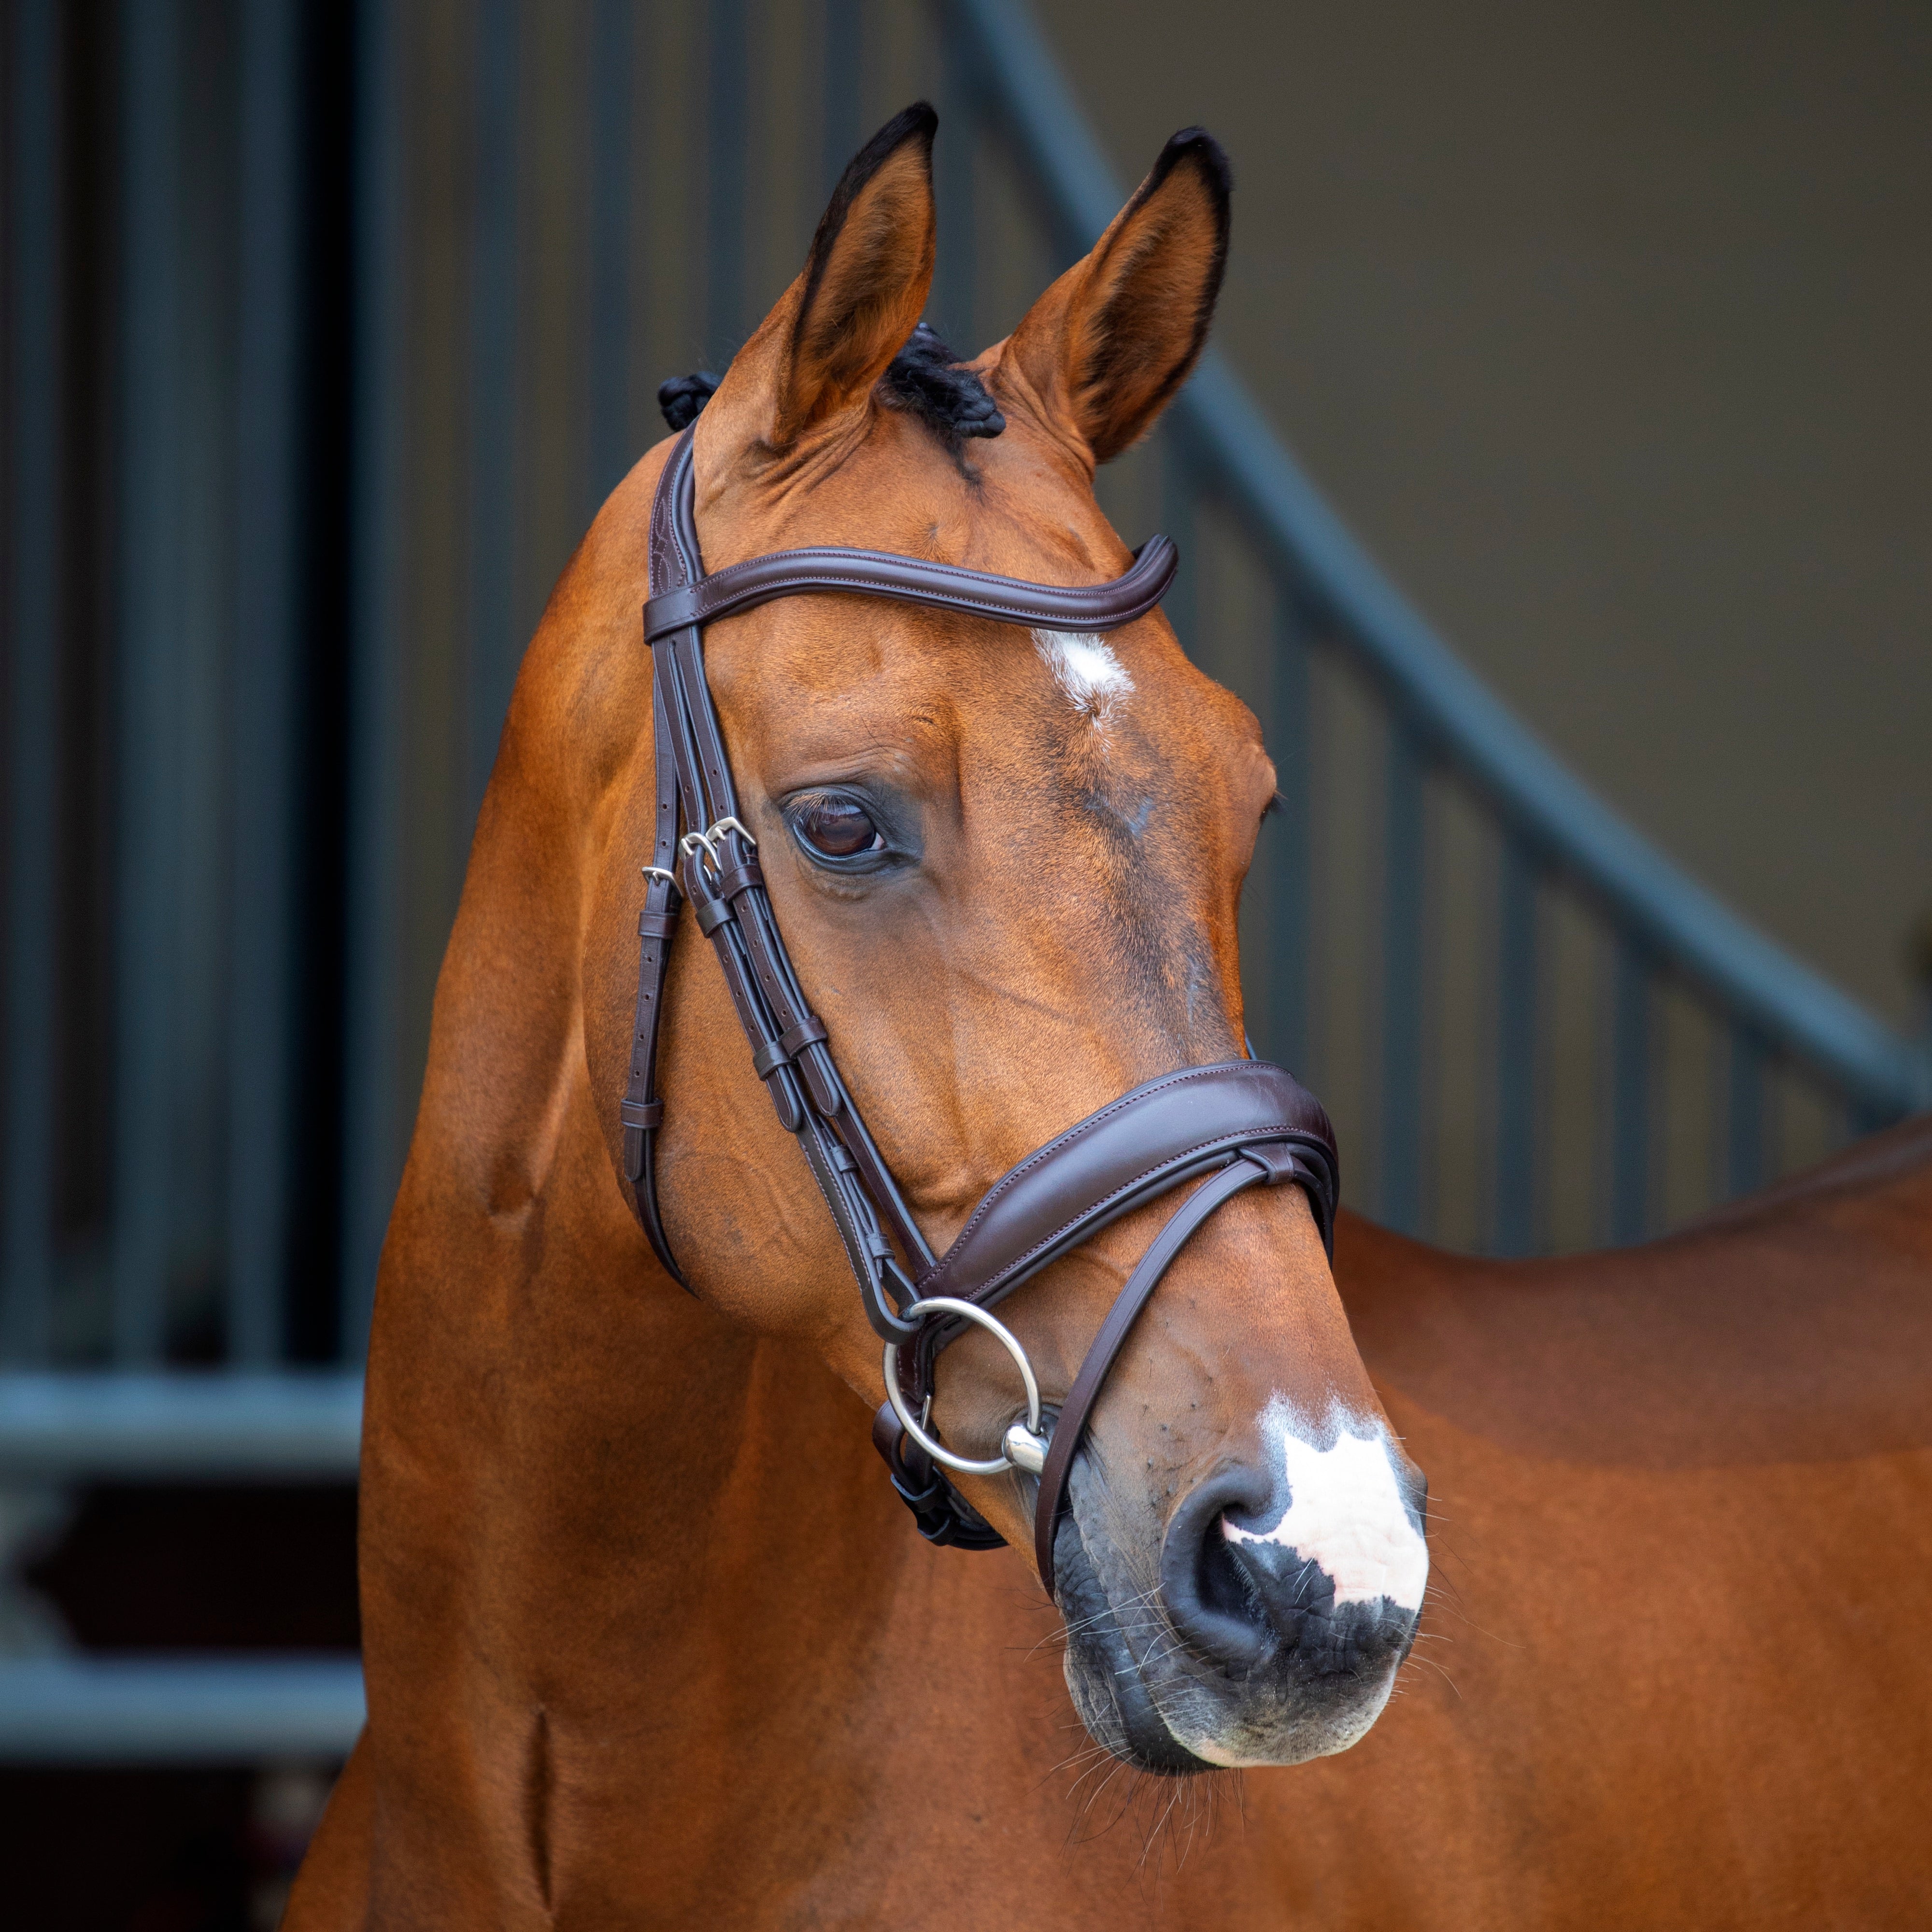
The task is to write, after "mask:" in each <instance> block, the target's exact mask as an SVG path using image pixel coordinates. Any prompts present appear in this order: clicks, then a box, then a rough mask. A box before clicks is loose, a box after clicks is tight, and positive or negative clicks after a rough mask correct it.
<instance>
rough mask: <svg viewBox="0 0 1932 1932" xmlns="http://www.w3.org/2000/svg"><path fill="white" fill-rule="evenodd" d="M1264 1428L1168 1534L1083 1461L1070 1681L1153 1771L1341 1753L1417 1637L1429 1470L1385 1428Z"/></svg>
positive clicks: (1097, 1726) (1066, 1603)
mask: <svg viewBox="0 0 1932 1932" xmlns="http://www.w3.org/2000/svg"><path fill="white" fill-rule="evenodd" d="M1262 1424H1263V1427H1262V1457H1261V1459H1260V1460H1239V1461H1235V1460H1224V1461H1223V1463H1221V1464H1220V1466H1218V1467H1217V1468H1216V1469H1214V1472H1213V1473H1211V1475H1208V1477H1207V1478H1205V1480H1203V1481H1201V1482H1200V1483H1199V1484H1197V1485H1196V1486H1195V1487H1193V1489H1192V1490H1190V1491H1189V1492H1188V1493H1187V1494H1185V1495H1184V1496H1183V1497H1182V1498H1181V1500H1180V1502H1179V1503H1178V1505H1177V1506H1176V1507H1175V1508H1174V1510H1173V1512H1172V1515H1171V1516H1170V1517H1169V1518H1168V1520H1167V1522H1166V1526H1165V1531H1164V1533H1162V1532H1160V1530H1159V1529H1158V1526H1151V1525H1147V1524H1146V1523H1145V1520H1144V1519H1143V1520H1142V1522H1141V1523H1136V1521H1135V1520H1134V1518H1135V1517H1136V1516H1137V1515H1139V1514H1141V1512H1140V1511H1138V1510H1136V1508H1134V1507H1133V1503H1132V1502H1131V1500H1130V1499H1126V1498H1124V1497H1122V1496H1120V1495H1118V1494H1117V1493H1114V1492H1113V1491H1112V1490H1111V1488H1110V1487H1109V1484H1107V1482H1106V1479H1105V1476H1104V1474H1103V1472H1102V1471H1101V1470H1100V1469H1098V1468H1097V1467H1096V1466H1094V1464H1093V1463H1091V1462H1090V1460H1089V1459H1088V1457H1082V1460H1081V1463H1080V1465H1079V1467H1078V1468H1077V1469H1076V1474H1075V1478H1074V1481H1073V1507H1072V1508H1071V1509H1070V1511H1069V1512H1068V1514H1067V1517H1066V1519H1064V1520H1063V1522H1062V1523H1061V1527H1060V1531H1059V1533H1058V1537H1057V1538H1056V1541H1055V1573H1056V1574H1055V1583H1056V1586H1057V1589H1058V1594H1059V1596H1060V1600H1061V1605H1062V1607H1063V1609H1064V1611H1065V1613H1066V1616H1067V1654H1066V1673H1067V1686H1068V1688H1069V1690H1070V1692H1071V1693H1072V1695H1073V1700H1074V1704H1075V1706H1076V1709H1078V1711H1079V1713H1080V1716H1081V1718H1082V1721H1083V1722H1084V1723H1085V1725H1086V1727H1087V1728H1088V1731H1089V1732H1090V1733H1091V1734H1092V1735H1093V1736H1094V1739H1095V1740H1096V1741H1097V1742H1099V1743H1100V1744H1103V1745H1106V1747H1107V1748H1109V1750H1111V1751H1113V1752H1114V1753H1115V1755H1117V1756H1118V1757H1123V1758H1125V1759H1127V1760H1128V1761H1129V1762H1130V1763H1135V1764H1136V1765H1138V1766H1140V1767H1141V1768H1142V1769H1145V1770H1149V1771H1152V1772H1160V1773H1165V1774H1167V1775H1184V1774H1186V1773H1187V1772H1196V1771H1205V1770H1208V1769H1212V1768H1214V1767H1217V1766H1244V1765H1270V1764H1296V1763H1302V1762H1303V1761H1304V1760H1307V1759H1309V1758H1313V1757H1324V1756H1327V1755H1328V1754H1331V1753H1333V1752H1336V1751H1343V1750H1346V1749H1347V1748H1348V1747H1349V1745H1352V1744H1354V1743H1355V1742H1357V1741H1358V1739H1360V1738H1361V1736H1363V1735H1364V1733H1366V1732H1367V1730H1368V1729H1369V1728H1370V1726H1371V1725H1372V1724H1374V1722H1375V1721H1376V1718H1378V1717H1379V1715H1381V1712H1382V1709H1383V1707H1384V1706H1385V1704H1386V1703H1388V1697H1389V1694H1390V1693H1391V1690H1392V1689H1393V1688H1394V1682H1395V1678H1396V1674H1397V1671H1398V1670H1400V1667H1401V1666H1402V1664H1403V1661H1404V1660H1405V1659H1406V1658H1407V1657H1408V1655H1409V1650H1410V1649H1411V1647H1412V1645H1413V1643H1415V1636H1416V1630H1417V1625H1418V1621H1419V1619H1420V1616H1421V1607H1422V1601H1423V1596H1424V1589H1425V1586H1426V1584H1427V1577H1428V1549H1427V1542H1426V1541H1425V1539H1424V1532H1423V1524H1424V1509H1425V1506H1426V1502H1425V1499H1426V1495H1427V1490H1426V1485H1425V1484H1424V1479H1423V1478H1422V1475H1421V1472H1420V1471H1419V1470H1418V1469H1415V1467H1414V1466H1413V1465H1412V1464H1410V1463H1409V1462H1408V1460H1407V1459H1406V1457H1403V1456H1402V1455H1401V1454H1400V1451H1397V1449H1396V1448H1394V1445H1393V1444H1391V1442H1388V1439H1387V1437H1386V1435H1385V1432H1384V1431H1383V1430H1382V1428H1381V1427H1380V1426H1379V1425H1376V1424H1371V1425H1367V1427H1366V1428H1365V1429H1364V1430H1357V1431H1354V1432H1352V1431H1351V1430H1350V1429H1349V1427H1346V1425H1342V1426H1331V1428H1330V1430H1328V1431H1326V1432H1324V1433H1326V1434H1327V1435H1328V1436H1329V1437H1330V1438H1331V1439H1330V1440H1329V1441H1328V1442H1326V1443H1325V1444H1322V1443H1319V1442H1310V1441H1309V1440H1307V1439H1306V1438H1305V1437H1304V1436H1301V1435H1298V1434H1294V1433H1290V1432H1289V1430H1287V1429H1286V1427H1285V1426H1284V1417H1283V1413H1282V1405H1280V1404H1279V1403H1273V1404H1271V1405H1270V1408H1269V1409H1268V1412H1266V1413H1265V1415H1264V1416H1263V1418H1262ZM1150 1532H1152V1533H1153V1535H1157V1537H1158V1544H1159V1556H1158V1560H1157V1563H1154V1564H1152V1565H1150V1563H1149V1562H1148V1559H1147V1556H1146V1553H1145V1550H1146V1544H1147V1542H1148V1541H1149V1540H1150ZM1136 1546H1139V1547H1138V1548H1137V1547H1136ZM1150 1570H1152V1571H1153V1573H1154V1575H1153V1580H1152V1581H1151V1582H1149V1581H1148V1580H1146V1579H1147V1578H1148V1573H1149V1571H1150Z"/></svg>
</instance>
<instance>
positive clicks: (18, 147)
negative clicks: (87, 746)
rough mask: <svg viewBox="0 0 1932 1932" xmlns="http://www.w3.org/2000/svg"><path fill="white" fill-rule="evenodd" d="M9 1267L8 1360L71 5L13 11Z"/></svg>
mask: <svg viewBox="0 0 1932 1932" xmlns="http://www.w3.org/2000/svg"><path fill="white" fill-rule="evenodd" d="M9 12H10V24H11V26H12V29H13V31H12V36H11V40H12V43H11V45H10V46H9V47H8V48H7V74H8V80H9V81H10V88H9V94H10V99H9V101H8V104H7V120H8V122H9V126H8V129H7V133H8V136H9V139H8V143H7V182H6V186H7V202H6V228H7V252H8V255H9V257H10V259H9V260H8V263H7V295H8V305H9V310H10V313H9V314H8V317H7V348H8V352H9V360H8V365H7V387H8V390H9V395H8V401H7V418H8V422H9V426H10V430H11V433H12V434H11V445H12V446H11V448H10V450H9V451H8V453H7V460H8V467H9V469H10V472H11V474H10V477H9V479H8V481H9V484H10V487H9V489H8V492H7V499H8V500H7V508H8V511H9V513H10V520H11V523H12V528H11V529H10V530H9V532H8V533H7V579H8V586H7V587H8V591H9V593H10V594H9V598H8V609H7V633H8V640H7V641H8V650H7V673H8V684H7V727H6V730H7V740H6V742H7V953H6V974H7V981H6V1008H5V1028H6V1032H5V1060H6V1069H7V1074H6V1079H7V1116H6V1135H7V1153H6V1173H5V1190H6V1191H5V1214H6V1233H5V1245H4V1250H0V1253H4V1259H5V1269H6V1274H5V1284H4V1292H0V1360H5V1361H17V1362H41V1361H46V1358H47V1355H48V1351H49V1344H50V1342H51V1340H52V1313H53V1207H54V1200H53V1196H54V1164H53V1148H54V1111H53V1110H54V1078H55V1073H54V1028H55V946H56V943H57V941H56V932H55V919H56V915H57V906H56V900H55V850H56V843H57V840H58V829H57V826H56V823H55V812H56V806H57V802H58V785H59V767H58V745H59V742H60V681H59V677H58V661H59V650H60V639H59V634H58V624H59V620H60V611H59V591H58V584H59V563H58V553H59V544H60V535H61V531H60V516H59V510H58V505H59V502H60V497H61V488H60V484H61V469H62V466H61V460H60V422H59V418H58V398H59V395H60V393H61V389H62V363H63V358H62V353H61V347H62V344H61V328H60V306H61V303H60V290H61V271H62V249H61V200H62V196H61V172H60V154H61V148H62V113H61V86H62V73H61V65H62V64H61V55H60V15H59V10H58V8H57V7H55V5H54V0H19V4H17V5H15V6H14V7H12V8H10V10H9Z"/></svg>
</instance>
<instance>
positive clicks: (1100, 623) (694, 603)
mask: <svg viewBox="0 0 1932 1932" xmlns="http://www.w3.org/2000/svg"><path fill="white" fill-rule="evenodd" d="M1180 561H1181V553H1180V552H1179V551H1178V550H1176V549H1175V547H1174V545H1173V544H1172V543H1170V542H1169V541H1168V539H1167V538H1166V537H1158V536H1157V537H1150V538H1148V541H1146V542H1145V543H1144V544H1142V546H1141V547H1140V548H1139V550H1136V551H1135V553H1134V567H1133V569H1131V570H1130V571H1128V572H1127V574H1126V575H1125V576H1124V577H1115V579H1114V580H1113V581H1112V583H1070V584H1064V585H1061V584H1054V583H1028V582H1027V581H1026V580H1025V579H1024V578H1023V577H995V576H994V575H993V574H992V573H991V572H990V571H983V570H962V568H959V566H958V565H956V564H950V563H928V562H925V561H924V560H923V559H922V558H919V557H914V556H893V555H892V554H891V553H889V551H886V550H835V549H831V548H823V549H817V550H774V551H772V553H771V554H770V555H769V556H755V557H753V558H752V559H751V561H750V562H748V563H734V564H733V565H730V568H727V569H724V570H720V571H714V572H713V573H712V574H711V575H709V577H700V578H699V580H697V582H696V583H690V584H685V585H682V586H679V588H677V589H671V590H665V591H661V592H659V593H658V595H656V596H655V597H653V598H651V599H650V600H649V601H648V602H647V603H646V604H645V606H644V637H645V639H646V641H647V642H649V643H656V642H657V640H658V639H659V638H660V637H668V636H669V635H670V633H671V632H672V631H682V630H684V629H686V628H689V627H691V626H692V625H697V626H702V625H706V624H709V623H712V622H715V621H716V620H717V619H718V618H720V617H728V616H732V615H733V613H736V612H737V611H739V610H750V609H751V607H753V606H754V604H768V603H769V602H770V601H772V598H775V597H789V596H792V595H795V594H796V592H799V591H802V590H834V591H835V590H849V591H857V592H862V593H863V594H864V595H866V596H868V597H889V598H896V599H897V600H898V601H900V602H901V603H906V604H928V605H930V606H932V607H934V608H935V609H938V610H957V611H959V612H960V613H962V614H963V615H965V616H968V617H990V618H992V619H995V621H996V622H1000V623H1002V624H1025V625H1031V626H1034V628H1038V629H1040V630H1044V631H1112V630H1118V628H1120V626H1121V625H1123V624H1130V623H1132V622H1133V620H1134V619H1136V617H1145V616H1146V615H1147V613H1148V612H1149V611H1150V610H1152V609H1153V608H1154V606H1155V605H1156V604H1158V603H1159V602H1160V600H1161V598H1163V597H1164V596H1165V595H1166V594H1167V586H1168V585H1169V583H1172V581H1173V580H1174V573H1175V569H1176V568H1177V567H1178V565H1179V563H1180Z"/></svg>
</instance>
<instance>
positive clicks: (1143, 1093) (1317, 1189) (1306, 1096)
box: [919, 1060, 1340, 1307]
mask: <svg viewBox="0 0 1932 1932" xmlns="http://www.w3.org/2000/svg"><path fill="white" fill-rule="evenodd" d="M1262 1146H1270V1147H1273V1148H1279V1149H1280V1157H1281V1158H1283V1160H1286V1161H1288V1162H1289V1163H1291V1164H1292V1166H1293V1167H1294V1168H1295V1169H1297V1170H1298V1171H1297V1172H1294V1173H1293V1174H1292V1175H1284V1176H1283V1178H1293V1179H1295V1180H1298V1181H1301V1184H1302V1185H1303V1186H1304V1188H1305V1189H1306V1190H1307V1195H1308V1199H1309V1202H1310V1205H1311V1206H1312V1207H1313V1209H1314V1211H1315V1222H1316V1226H1317V1227H1318V1228H1319V1229H1320V1230H1321V1231H1322V1244H1323V1246H1324V1247H1326V1248H1327V1249H1328V1250H1329V1252H1330V1253H1331V1256H1332V1254H1333V1253H1334V1242H1335V1201H1336V1196H1337V1193H1338V1192H1339V1187H1338V1182H1339V1181H1340V1176H1339V1175H1338V1174H1337V1171H1336V1169H1337V1161H1336V1157H1335V1136H1334V1130H1333V1129H1332V1128H1331V1127H1330V1126H1329V1124H1328V1115H1327V1114H1326V1113H1325V1112H1324V1111H1323V1110H1322V1103H1321V1102H1320V1101H1319V1100H1316V1097H1315V1096H1314V1095H1313V1094H1311V1093H1310V1092H1309V1091H1308V1090H1307V1088H1305V1087H1304V1086H1303V1085H1302V1084H1301V1082H1300V1081H1298V1080H1297V1079H1295V1076H1293V1075H1292V1073H1289V1072H1288V1070H1286V1068H1285V1067H1276V1066H1273V1065H1271V1064H1270V1063H1268V1061H1262V1060H1230V1061H1221V1062H1219V1063H1217V1064H1215V1065H1213V1066H1210V1067H1188V1068H1186V1069H1184V1070H1183V1071H1181V1072H1180V1073H1167V1074H1163V1075H1162V1076H1160V1078H1159V1079H1155V1080H1150V1081H1148V1082H1145V1083H1144V1084H1143V1085H1141V1086H1139V1087H1136V1088H1134V1089H1133V1091H1131V1092H1130V1093H1127V1094H1122V1095H1121V1097H1120V1098H1119V1099H1118V1100H1115V1101H1112V1102H1110V1103H1109V1104H1108V1105H1107V1106H1104V1107H1103V1108H1102V1109H1100V1111H1099V1112H1097V1113H1094V1114H1090V1115H1088V1117H1087V1118H1086V1119H1085V1120H1084V1121H1079V1122H1078V1123H1076V1124H1075V1125H1074V1126H1073V1127H1069V1128H1068V1129H1067V1131H1066V1132H1065V1133H1064V1134H1061V1135H1059V1136H1057V1137H1056V1138H1055V1139H1052V1140H1050V1141H1049V1142H1047V1143H1046V1145H1045V1146H1044V1147H1043V1148H1039V1149H1037V1151H1035V1152H1034V1153H1032V1154H1029V1155H1028V1157H1026V1159H1025V1160H1023V1161H1022V1162H1021V1163H1020V1164H1019V1166H1017V1167H1016V1168H1015V1169H1013V1171H1012V1172H1010V1173H1009V1174H1008V1175H1006V1177H1005V1178H1004V1179H1002V1180H1001V1181H996V1182H995V1184H993V1186H992V1187H990V1188H989V1190H987V1192H986V1195H985V1196H984V1198H983V1199H982V1200H981V1201H980V1205H979V1206H978V1207H977V1208H974V1211H973V1213H972V1216H971V1218H970V1219H969V1220H968V1222H967V1223H966V1226H965V1228H964V1229H962V1230H961V1232H960V1235H959V1239H958V1240H957V1241H955V1242H954V1243H953V1245H952V1247H950V1248H948V1249H947V1251H946V1253H944V1255H943V1256H941V1258H940V1259H939V1261H938V1262H937V1263H936V1264H935V1266H934V1267H933V1268H932V1271H931V1272H930V1273H929V1274H926V1275H925V1276H923V1277H921V1279H920V1280H919V1293H920V1295H922V1296H926V1295H956V1296H958V1297H959V1298H961V1299H962V1301H977V1302H979V1303H980V1304H983V1305H985V1306H987V1307H990V1306H991V1305H992V1304H993V1303H994V1302H995V1301H999V1300H1000V1299H1001V1298H1002V1297H1004V1296H1005V1295H1009V1294H1010V1293H1011V1292H1012V1291H1013V1289H1016V1288H1017V1287H1019V1285H1020V1283H1022V1282H1023V1281H1025V1280H1026V1279H1027V1278H1028V1276H1030V1275H1032V1274H1037V1272H1038V1271H1040V1269H1042V1268H1045V1267H1046V1265H1047V1264H1048V1262H1051V1261H1052V1260H1053V1259H1055V1257H1056V1256H1060V1255H1062V1254H1064V1253H1066V1252H1067V1250H1068V1249H1069V1248H1071V1247H1078V1246H1079V1244H1080V1243H1081V1242H1082V1241H1085V1240H1086V1239H1087V1238H1088V1236H1089V1235H1094V1234H1097V1233H1098V1232H1100V1229H1103V1228H1104V1227H1106V1226H1107V1225H1108V1224H1109V1223H1110V1222H1112V1221H1116V1220H1119V1218H1120V1217H1121V1216H1122V1215H1123V1214H1127V1213H1129V1212H1130V1211H1131V1210H1133V1209H1134V1208H1138V1207H1139V1206H1140V1205H1141V1204H1142V1202H1145V1201H1150V1200H1151V1199H1154V1196H1157V1195H1159V1194H1163V1193H1166V1191H1167V1190H1169V1188H1172V1187H1178V1186H1179V1185H1180V1184H1181V1182H1183V1181H1187V1180H1189V1179H1190V1178H1193V1176H1194V1175H1197V1174H1201V1173H1204V1172H1206V1171H1207V1170H1208V1169H1210V1168H1214V1167H1220V1166H1225V1165H1226V1163H1228V1161H1229V1160H1231V1159H1232V1158H1233V1157H1234V1156H1235V1154H1236V1153H1237V1152H1238V1151H1240V1150H1241V1149H1242V1148H1260V1147H1262Z"/></svg>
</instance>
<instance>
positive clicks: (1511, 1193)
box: [1493, 829, 1541, 1255]
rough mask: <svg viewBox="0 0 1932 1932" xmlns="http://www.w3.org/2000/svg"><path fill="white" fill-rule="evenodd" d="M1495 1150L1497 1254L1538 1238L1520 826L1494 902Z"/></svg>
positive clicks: (1531, 921)
mask: <svg viewBox="0 0 1932 1932" xmlns="http://www.w3.org/2000/svg"><path fill="white" fill-rule="evenodd" d="M1496 913H1497V916H1496V1171H1495V1175H1494V1177H1493V1184H1494V1187H1495V1190H1496V1208H1495V1232H1494V1235H1493V1246H1494V1247H1495V1249H1496V1252H1497V1253H1499V1254H1503V1255H1523V1254H1527V1253H1529V1251H1530V1250H1531V1249H1532V1248H1533V1247H1535V1244H1536V1238H1537V1227H1536V1202H1537V1180H1538V1173H1537V1166H1538V1163H1537V1159H1536V1089H1537V1064H1536V1048H1537V1035H1538V1024H1537V1022H1538V1012H1537V1007H1538V980H1539V979H1540V977H1541V974H1540V973H1539V971H1538V957H1537V954H1538V947H1537V916H1536V914H1537V876H1536V860H1535V855H1534V854H1533V853H1532V852H1531V851H1530V850H1529V847H1528V846H1527V845H1526V844H1524V842H1523V838H1522V837H1521V835H1520V834H1518V833H1517V832H1515V831H1514V829H1511V830H1509V831H1506V832H1505V834H1504V836H1503V849H1502V869H1501V874H1500V876H1499V878H1498V880H1497V907H1496Z"/></svg>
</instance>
